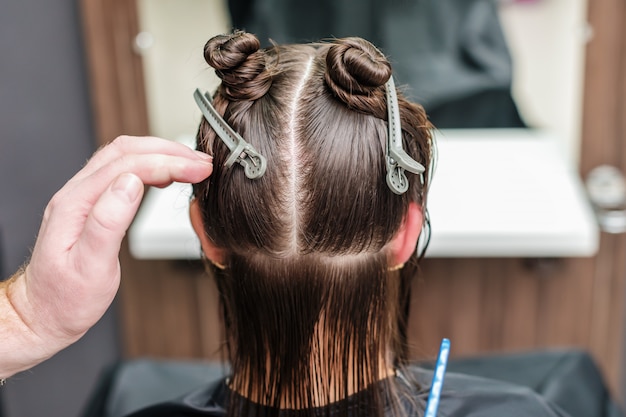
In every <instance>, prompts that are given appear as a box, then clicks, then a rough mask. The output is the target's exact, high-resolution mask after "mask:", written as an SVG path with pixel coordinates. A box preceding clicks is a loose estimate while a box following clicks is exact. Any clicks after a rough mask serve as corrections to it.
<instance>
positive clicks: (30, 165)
mask: <svg viewBox="0 0 626 417" xmlns="http://www.w3.org/2000/svg"><path fill="white" fill-rule="evenodd" d="M94 144H95V139H94V134H93V132H92V125H91V120H90V109H89V99H88V91H87V81H86V73H85V66H84V59H83V51H82V44H81V30H80V22H79V13H78V6H77V4H76V0H49V1H38V0H1V1H0V248H1V249H0V250H1V251H2V253H1V254H0V256H1V258H0V268H2V271H1V272H2V273H1V275H0V277H5V278H6V277H8V276H9V275H10V274H11V273H12V271H14V270H15V269H16V268H17V267H19V266H20V265H21V264H22V263H24V262H25V261H26V260H27V258H28V255H29V251H30V248H31V247H32V245H33V242H34V240H35V236H36V233H37V229H38V226H39V222H40V220H41V215H42V213H43V209H44V207H45V205H46V203H47V201H48V200H49V199H50V197H51V196H52V195H53V194H54V192H55V191H56V190H57V189H58V188H60V187H61V186H62V185H63V184H64V183H65V181H67V180H68V179H69V178H70V177H71V175H72V174H73V173H74V172H76V171H77V170H78V169H79V168H80V167H81V165H83V164H84V162H85V160H86V159H87V158H88V156H89V155H91V153H92V152H93V150H94V148H95V145H94ZM0 343H1V342H0ZM117 346H118V343H117V330H116V322H115V317H113V314H112V313H109V314H107V315H106V316H105V318H104V319H103V320H102V321H101V323H99V324H98V325H97V326H96V327H95V328H94V329H92V331H90V332H89V333H88V334H87V336H85V337H84V338H83V339H82V340H81V341H80V342H79V343H78V344H76V345H74V346H72V347H71V348H69V349H67V350H66V351H64V352H62V353H60V354H59V355H57V356H55V357H54V358H52V359H51V360H50V361H48V362H46V363H44V364H42V365H40V366H38V367H36V368H34V369H32V370H30V371H28V372H25V373H23V374H21V375H17V376H15V377H13V378H11V379H9V381H8V382H7V385H6V386H4V387H2V388H0V396H1V397H0V398H1V401H2V405H3V406H4V412H5V416H9V417H18V416H19V417H31V416H33V417H36V416H44V415H45V416H49V417H54V416H59V417H61V416H63V417H72V416H77V415H78V414H79V410H80V409H81V408H82V406H83V403H84V402H85V400H86V398H87V395H88V392H89V391H90V390H91V389H92V387H93V385H94V382H95V379H96V375H97V374H98V373H99V372H100V370H101V369H102V367H103V366H105V365H106V364H108V363H111V362H112V361H114V360H115V359H116V358H117V357H118V352H119V349H118V347H117ZM1 414H2V412H0V415H1Z"/></svg>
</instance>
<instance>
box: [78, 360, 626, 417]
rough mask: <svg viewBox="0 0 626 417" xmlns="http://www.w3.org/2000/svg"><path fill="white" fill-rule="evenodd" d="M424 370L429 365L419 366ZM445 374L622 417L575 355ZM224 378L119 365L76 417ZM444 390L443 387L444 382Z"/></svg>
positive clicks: (208, 372) (587, 416)
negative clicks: (471, 377)
mask: <svg viewBox="0 0 626 417" xmlns="http://www.w3.org/2000/svg"><path fill="white" fill-rule="evenodd" d="M420 365H421V366H423V367H425V368H429V367H432V363H421V364H420ZM448 372H457V373H463V374H469V375H474V376H479V377H484V378H490V379H495V380H501V381H503V382H508V383H513V384H518V385H522V386H526V387H528V388H530V389H532V390H534V391H535V392H537V393H538V394H540V395H542V396H543V397H545V398H546V399H547V400H549V401H551V402H552V403H554V404H556V405H558V406H559V407H561V408H562V409H563V410H564V411H566V412H567V413H568V414H569V415H570V416H571V417H624V414H622V412H621V411H620V410H619V408H618V407H617V405H616V404H615V402H614V401H613V400H612V399H611V397H610V394H609V392H608V390H607V387H606V385H605V383H604V381H603V378H602V375H601V374H600V372H599V370H598V368H597V366H596V365H595V363H594V362H593V360H592V359H591V357H590V356H589V355H588V354H587V353H585V352H583V351H578V350H554V351H536V352H528V353H514V354H501V355H490V356H482V357H473V358H466V359H453V360H451V361H450V363H449V365H448ZM227 373H228V368H227V367H226V366H224V365H222V364H219V363H211V362H202V361H186V362H181V361H160V360H152V359H140V360H130V361H125V362H121V363H119V364H117V365H115V366H113V367H112V368H110V369H109V370H108V371H107V372H106V373H105V374H104V375H103V376H102V378H101V380H100V382H99V385H98V388H97V389H96V391H95V392H94V393H93V395H92V398H91V399H90V401H89V403H88V406H87V408H86V409H85V412H84V413H83V415H82V417H96V416H97V417H121V416H124V415H126V414H128V413H130V412H132V411H134V410H138V409H140V408H143V407H145V406H148V405H151V404H155V403H158V402H163V401H167V400H170V399H174V398H176V397H179V396H181V395H183V394H185V393H187V392H190V391H193V390H194V389H196V388H199V387H201V386H205V385H207V384H210V383H212V382H215V381H217V380H219V379H220V378H222V377H223V376H224V375H226V374H227ZM444 389H445V382H444Z"/></svg>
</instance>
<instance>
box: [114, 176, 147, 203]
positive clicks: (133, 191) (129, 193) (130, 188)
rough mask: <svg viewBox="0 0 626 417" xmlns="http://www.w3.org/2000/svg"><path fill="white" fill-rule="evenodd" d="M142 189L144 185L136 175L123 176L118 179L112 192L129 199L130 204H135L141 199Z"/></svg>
mask: <svg viewBox="0 0 626 417" xmlns="http://www.w3.org/2000/svg"><path fill="white" fill-rule="evenodd" d="M142 188H143V183H142V182H141V180H140V179H139V178H138V177H137V176H136V175H133V174H122V175H120V176H119V177H117V179H116V180H115V182H114V183H113V187H111V190H113V192H114V193H116V194H117V195H119V196H123V197H124V198H126V199H128V202H129V203H134V202H135V201H136V200H137V198H139V195H140V194H141V189H142Z"/></svg>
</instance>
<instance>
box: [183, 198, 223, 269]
mask: <svg viewBox="0 0 626 417" xmlns="http://www.w3.org/2000/svg"><path fill="white" fill-rule="evenodd" d="M189 218H190V219H191V226H192V227H193V230H194V231H195V232H196V235H198V238H199V239H200V245H201V246H202V252H204V255H205V256H206V257H207V258H208V259H209V260H210V261H211V262H213V263H214V264H217V265H224V260H225V258H226V256H225V251H224V249H222V248H218V247H217V246H215V244H214V243H213V242H211V239H209V237H208V236H207V235H206V232H205V231H204V222H203V221H202V213H201V211H200V206H199V205H198V200H196V199H195V198H194V199H193V200H191V203H190V204H189Z"/></svg>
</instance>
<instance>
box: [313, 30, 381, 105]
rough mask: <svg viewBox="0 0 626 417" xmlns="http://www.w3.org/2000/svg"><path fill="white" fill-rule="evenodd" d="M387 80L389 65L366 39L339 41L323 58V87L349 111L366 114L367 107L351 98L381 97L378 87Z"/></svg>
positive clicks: (360, 101)
mask: <svg viewBox="0 0 626 417" xmlns="http://www.w3.org/2000/svg"><path fill="white" fill-rule="evenodd" d="M389 77H391V64H389V61H388V60H387V58H385V56H384V55H383V54H382V52H380V51H379V50H378V49H377V48H376V47H375V46H374V45H372V44H371V43H370V42H368V41H366V40H365V39H361V38H344V39H338V40H336V41H335V44H334V45H332V46H331V47H330V48H329V50H328V53H327V55H326V74H325V78H326V83H327V84H328V86H329V87H330V88H331V90H332V91H333V93H334V94H335V95H336V96H337V97H338V98H339V99H341V100H342V101H344V102H345V103H346V104H347V105H348V106H350V107H355V108H357V109H361V110H364V111H367V106H368V104H367V103H362V101H363V100H362V99H359V98H358V97H354V96H355V95H356V96H372V95H373V94H374V95H379V94H382V91H381V89H380V88H379V87H380V86H382V85H384V84H385V83H386V82H387V80H389ZM363 106H365V107H364V108H361V107H363Z"/></svg>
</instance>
